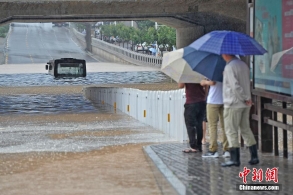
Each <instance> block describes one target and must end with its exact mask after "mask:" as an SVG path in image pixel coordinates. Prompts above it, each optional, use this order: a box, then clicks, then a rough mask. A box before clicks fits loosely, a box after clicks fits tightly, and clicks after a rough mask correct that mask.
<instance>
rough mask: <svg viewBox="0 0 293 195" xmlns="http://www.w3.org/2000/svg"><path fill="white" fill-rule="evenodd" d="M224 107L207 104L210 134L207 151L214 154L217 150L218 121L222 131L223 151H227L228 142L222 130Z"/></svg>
mask: <svg viewBox="0 0 293 195" xmlns="http://www.w3.org/2000/svg"><path fill="white" fill-rule="evenodd" d="M223 110H224V107H223V105H222V104H207V118H208V125H209V134H210V141H209V142H210V145H209V151H211V152H216V151H217V150H218V142H217V139H218V121H219V119H220V124H221V129H222V131H223V142H222V144H223V150H224V151H227V150H228V141H227V137H226V133H225V128H224V118H223Z"/></svg>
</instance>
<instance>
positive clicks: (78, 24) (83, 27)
mask: <svg viewBox="0 0 293 195" xmlns="http://www.w3.org/2000/svg"><path fill="white" fill-rule="evenodd" d="M74 25H75V26H76V28H77V30H78V31H82V30H83V29H86V24H85V23H82V22H74Z"/></svg>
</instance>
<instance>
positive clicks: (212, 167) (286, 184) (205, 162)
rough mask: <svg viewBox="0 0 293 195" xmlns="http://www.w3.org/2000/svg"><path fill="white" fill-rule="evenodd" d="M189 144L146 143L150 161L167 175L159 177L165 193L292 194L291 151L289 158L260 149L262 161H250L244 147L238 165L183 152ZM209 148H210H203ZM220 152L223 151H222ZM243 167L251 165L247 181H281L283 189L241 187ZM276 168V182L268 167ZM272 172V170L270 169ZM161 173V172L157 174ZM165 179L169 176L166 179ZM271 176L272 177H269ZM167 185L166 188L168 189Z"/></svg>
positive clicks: (253, 182) (191, 194)
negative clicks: (259, 174) (258, 172)
mask: <svg viewBox="0 0 293 195" xmlns="http://www.w3.org/2000/svg"><path fill="white" fill-rule="evenodd" d="M186 147H188V146H187V144H186V143H184V144H181V143H171V144H170V143H165V144H154V145H151V146H145V147H144V150H145V153H146V155H147V156H148V157H149V158H150V162H151V163H153V164H154V167H153V170H154V171H157V172H159V173H161V174H163V175H164V177H163V178H162V177H161V178H160V177H157V178H158V179H157V182H158V183H159V184H160V189H161V190H162V192H163V194H180V195H194V194H199V195H204V194H215V195H217V194H291V193H292V190H293V186H292V185H291V181H292V172H293V162H292V154H291V157H290V158H289V159H284V158H282V157H276V156H272V155H271V154H262V153H259V159H260V164H258V165H249V164H248V160H249V150H248V149H245V148H242V149H241V157H240V160H241V165H240V166H239V167H229V168H228V167H227V168H223V167H221V166H220V164H221V163H222V162H224V161H225V159H224V158H222V157H221V156H220V157H219V158H202V157H201V155H202V153H190V154H185V153H183V152H182V150H183V149H185V148H186ZM205 151H207V148H205V149H204V151H203V152H205ZM220 154H221V153H220ZM244 167H246V168H247V169H250V170H251V172H250V174H249V175H248V176H247V177H246V179H247V184H280V189H281V190H280V191H238V190H236V185H237V184H244V183H243V178H241V177H240V176H239V173H240V172H243V171H244ZM253 168H255V169H257V170H260V169H261V170H262V171H263V174H262V176H263V178H262V180H261V182H260V181H259V180H258V179H257V180H256V181H253V180H252V179H253V173H252V172H253ZM274 168H277V170H278V172H277V174H276V175H277V179H278V182H277V183H275V181H273V178H272V177H267V176H268V175H266V172H267V169H270V170H272V169H274ZM267 173H270V172H267ZM157 175H158V174H157ZM163 179H167V180H168V181H169V182H168V183H166V182H164V181H163ZM267 179H269V180H270V181H267ZM169 185H171V186H173V188H174V189H175V192H173V193H170V190H169V189H168V186H169ZM166 189H167V190H166Z"/></svg>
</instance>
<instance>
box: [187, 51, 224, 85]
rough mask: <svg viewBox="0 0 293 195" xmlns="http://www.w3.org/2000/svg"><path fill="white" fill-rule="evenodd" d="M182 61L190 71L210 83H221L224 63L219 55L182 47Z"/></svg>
mask: <svg viewBox="0 0 293 195" xmlns="http://www.w3.org/2000/svg"><path fill="white" fill-rule="evenodd" d="M183 49H184V53H183V57H182V58H183V59H184V60H185V61H186V62H187V63H188V64H189V66H190V67H191V69H192V70H194V71H196V72H198V73H200V74H202V75H203V76H205V77H207V78H208V79H210V80H212V81H219V82H223V71H224V68H225V66H226V62H225V61H224V60H223V58H222V57H221V56H220V55H217V54H213V53H210V52H205V51H199V50H196V49H194V48H192V47H184V48H183Z"/></svg>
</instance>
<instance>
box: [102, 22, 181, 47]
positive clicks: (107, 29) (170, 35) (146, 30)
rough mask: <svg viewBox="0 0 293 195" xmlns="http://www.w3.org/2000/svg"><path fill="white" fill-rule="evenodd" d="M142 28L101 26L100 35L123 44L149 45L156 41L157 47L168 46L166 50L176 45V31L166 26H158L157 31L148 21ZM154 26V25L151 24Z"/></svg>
mask: <svg viewBox="0 0 293 195" xmlns="http://www.w3.org/2000/svg"><path fill="white" fill-rule="evenodd" d="M141 23H142V24H144V26H143V27H142V28H141V29H137V28H133V27H128V26H125V25H124V24H122V23H118V24H117V25H113V24H112V25H103V26H101V33H102V35H104V36H107V37H111V36H114V37H117V36H118V37H119V38H120V39H121V40H122V41H123V42H129V41H131V42H132V44H133V45H135V44H139V43H143V42H146V43H147V44H151V43H153V42H155V41H157V43H158V45H163V46H164V47H165V46H166V45H168V46H169V48H168V50H170V49H171V48H172V46H173V45H176V31H175V29H173V28H171V27H167V26H160V27H159V29H158V30H156V29H155V28H154V25H150V27H148V25H149V24H150V23H149V21H146V22H145V23H143V22H142V21H141ZM153 24H154V23H153Z"/></svg>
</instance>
